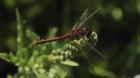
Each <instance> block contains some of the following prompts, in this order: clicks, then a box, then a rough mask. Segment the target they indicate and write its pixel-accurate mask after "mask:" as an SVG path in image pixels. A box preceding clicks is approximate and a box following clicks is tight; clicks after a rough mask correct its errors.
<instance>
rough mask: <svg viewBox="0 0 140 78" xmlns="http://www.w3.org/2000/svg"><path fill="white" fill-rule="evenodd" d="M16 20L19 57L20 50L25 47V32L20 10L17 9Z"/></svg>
mask: <svg viewBox="0 0 140 78" xmlns="http://www.w3.org/2000/svg"><path fill="white" fill-rule="evenodd" d="M16 17H17V18H16V20H17V55H18V54H20V53H18V52H20V50H21V49H22V48H23V47H24V43H23V42H24V34H25V32H24V31H23V24H22V19H21V16H20V13H19V10H18V9H16Z"/></svg>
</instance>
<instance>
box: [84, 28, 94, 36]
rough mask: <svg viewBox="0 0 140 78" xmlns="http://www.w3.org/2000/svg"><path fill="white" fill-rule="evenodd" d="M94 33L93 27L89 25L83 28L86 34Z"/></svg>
mask: <svg viewBox="0 0 140 78" xmlns="http://www.w3.org/2000/svg"><path fill="white" fill-rule="evenodd" d="M91 33H92V31H91V29H90V28H89V27H84V28H83V34H84V35H85V36H89V35H90V34H91Z"/></svg>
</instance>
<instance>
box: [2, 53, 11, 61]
mask: <svg viewBox="0 0 140 78" xmlns="http://www.w3.org/2000/svg"><path fill="white" fill-rule="evenodd" d="M8 56H9V55H8V54H7V53H0V58H2V59H3V60H6V61H8V62H9V58H8Z"/></svg>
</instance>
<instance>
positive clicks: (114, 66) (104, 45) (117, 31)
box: [0, 0, 140, 78]
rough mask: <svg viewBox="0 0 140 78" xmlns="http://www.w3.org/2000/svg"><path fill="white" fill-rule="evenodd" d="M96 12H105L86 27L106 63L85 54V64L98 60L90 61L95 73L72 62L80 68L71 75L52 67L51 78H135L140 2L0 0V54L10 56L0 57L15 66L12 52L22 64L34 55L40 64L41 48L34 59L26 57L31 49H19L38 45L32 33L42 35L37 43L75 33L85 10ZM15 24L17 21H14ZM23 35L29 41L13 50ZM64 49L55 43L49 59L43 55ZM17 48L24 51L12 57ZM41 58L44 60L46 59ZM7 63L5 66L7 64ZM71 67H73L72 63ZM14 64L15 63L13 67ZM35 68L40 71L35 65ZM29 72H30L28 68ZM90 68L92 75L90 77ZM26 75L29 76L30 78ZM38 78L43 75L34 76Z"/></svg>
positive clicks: (139, 46) (138, 69)
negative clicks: (33, 43)
mask: <svg viewBox="0 0 140 78" xmlns="http://www.w3.org/2000/svg"><path fill="white" fill-rule="evenodd" d="M99 7H103V9H101V10H100V11H99V12H98V13H97V14H96V15H95V16H94V17H93V20H90V21H89V22H88V23H87V25H88V26H89V27H91V28H93V30H94V31H96V32H97V34H98V36H99V41H98V43H97V46H96V47H97V48H98V49H99V50H101V52H102V53H103V55H104V56H105V57H106V59H105V60H104V59H100V58H96V57H97V55H96V54H95V56H94V57H93V56H92V52H89V53H91V55H90V54H89V55H88V58H95V59H96V60H93V62H94V63H95V64H94V68H95V71H96V73H95V72H94V71H93V70H92V66H91V65H88V64H84V63H83V61H81V59H82V58H80V59H78V58H75V59H76V60H77V62H78V63H80V64H79V65H80V66H79V67H70V69H69V67H67V66H63V65H61V66H62V68H63V69H65V70H64V71H63V69H61V67H59V66H53V67H52V69H50V72H52V73H55V72H62V73H63V74H61V77H65V75H66V74H69V76H72V77H75V78H93V77H95V78H133V77H134V76H135V75H138V74H140V62H139V59H140V35H139V34H140V22H139V20H140V1H139V0H123V1H122V0H115V1H111V0H106V1H104V0H40V1H39V0H1V1H0V21H1V22H0V41H1V45H0V50H1V51H2V52H10V53H9V55H7V54H5V53H4V54H2V56H3V58H6V57H8V58H13V61H14V63H15V62H17V61H18V60H19V59H17V58H15V54H16V53H15V52H17V54H18V56H19V57H20V58H22V59H23V58H25V56H26V57H27V58H25V60H28V59H29V58H28V56H32V55H33V56H32V57H33V59H34V58H40V57H38V51H39V52H44V51H46V50H45V47H42V46H41V47H42V48H40V46H39V48H40V49H41V51H40V50H37V52H35V54H32V52H33V51H30V49H29V50H27V49H26V48H25V47H24V49H23V47H22V46H26V47H31V46H27V45H28V44H30V43H31V41H33V40H35V39H39V38H38V36H36V34H35V33H33V32H32V31H31V30H30V28H31V29H32V30H34V32H36V33H37V34H38V35H40V36H41V38H43V37H45V36H46V35H47V36H51V35H52V36H54V35H60V34H62V33H64V32H67V31H69V30H70V29H71V28H72V27H73V25H74V23H75V21H76V20H77V18H78V17H80V16H81V15H80V14H81V13H82V12H83V11H84V10H85V9H86V8H90V10H95V9H97V8H99ZM15 8H19V10H20V12H21V14H22V19H23V22H22V24H20V23H19V22H18V24H20V25H21V26H22V25H23V26H25V27H23V31H22V32H19V31H18V32H19V33H17V32H16V21H15V19H16V18H15V17H16V16H15V12H14V11H15ZM17 19H19V18H18V17H17ZM53 27H57V28H58V31H57V28H54V29H53ZM50 31H52V32H50ZM27 32H28V33H30V34H26V36H28V38H29V39H28V38H27V39H25V40H27V42H21V43H20V44H19V46H18V47H16V44H18V43H16V36H17V34H23V36H21V37H23V38H24V37H25V33H27ZM46 33H49V34H51V35H49V34H46ZM31 37H33V38H31ZM25 38H26V37H25ZM21 41H22V40H21ZM23 44H24V45H23ZM64 44H65V42H60V43H59V42H54V43H52V44H50V45H49V46H48V45H45V46H47V47H49V49H47V51H46V52H48V53H45V54H46V55H47V54H49V53H51V51H52V49H56V48H60V47H62V46H63V45H64ZM19 47H21V48H22V51H16V49H17V50H18V48H19ZM36 48H37V47H36ZM18 52H19V53H18ZM24 52H26V53H24ZM28 53H29V54H28ZM30 53H31V54H30ZM39 54H40V53H39ZM41 54H43V53H41ZM27 55H28V56H27ZM41 58H43V59H44V56H43V57H41ZM22 59H20V60H21V62H23V64H24V63H25V62H26V61H25V60H22ZM45 59H46V58H45ZM5 60H7V61H8V59H5ZM11 60H12V59H11ZM33 63H38V62H33ZM72 63H74V65H77V63H75V62H72ZM18 64H19V63H17V64H16V65H18ZM35 66H37V67H38V65H35ZM31 67H33V66H32V64H31ZM90 68H91V71H89V70H90ZM18 69H20V70H21V69H26V70H27V72H29V71H28V70H30V68H29V67H21V68H18ZM47 69H48V68H47ZM56 69H57V71H56ZM26 70H25V71H26ZM70 70H71V71H70ZM7 71H8V70H7ZM41 71H42V69H41ZM43 71H44V68H43ZM65 71H67V72H65ZM37 72H40V70H37ZM70 72H71V73H70ZM44 73H45V72H44ZM24 74H26V75H27V74H28V73H24ZM40 75H42V74H39V75H38V76H40ZM24 76H25V75H24ZM42 76H43V75H42ZM50 76H51V77H53V76H54V75H53V74H51V75H50ZM9 77H10V76H9Z"/></svg>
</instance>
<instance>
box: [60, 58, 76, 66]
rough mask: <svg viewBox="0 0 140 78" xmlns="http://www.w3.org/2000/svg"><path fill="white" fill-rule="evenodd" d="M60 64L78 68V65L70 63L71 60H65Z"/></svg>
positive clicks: (73, 62)
mask: <svg viewBox="0 0 140 78" xmlns="http://www.w3.org/2000/svg"><path fill="white" fill-rule="evenodd" d="M61 63H62V64H65V65H69V66H79V64H78V63H77V62H75V61H72V60H69V59H68V60H65V61H62V62H61Z"/></svg>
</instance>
